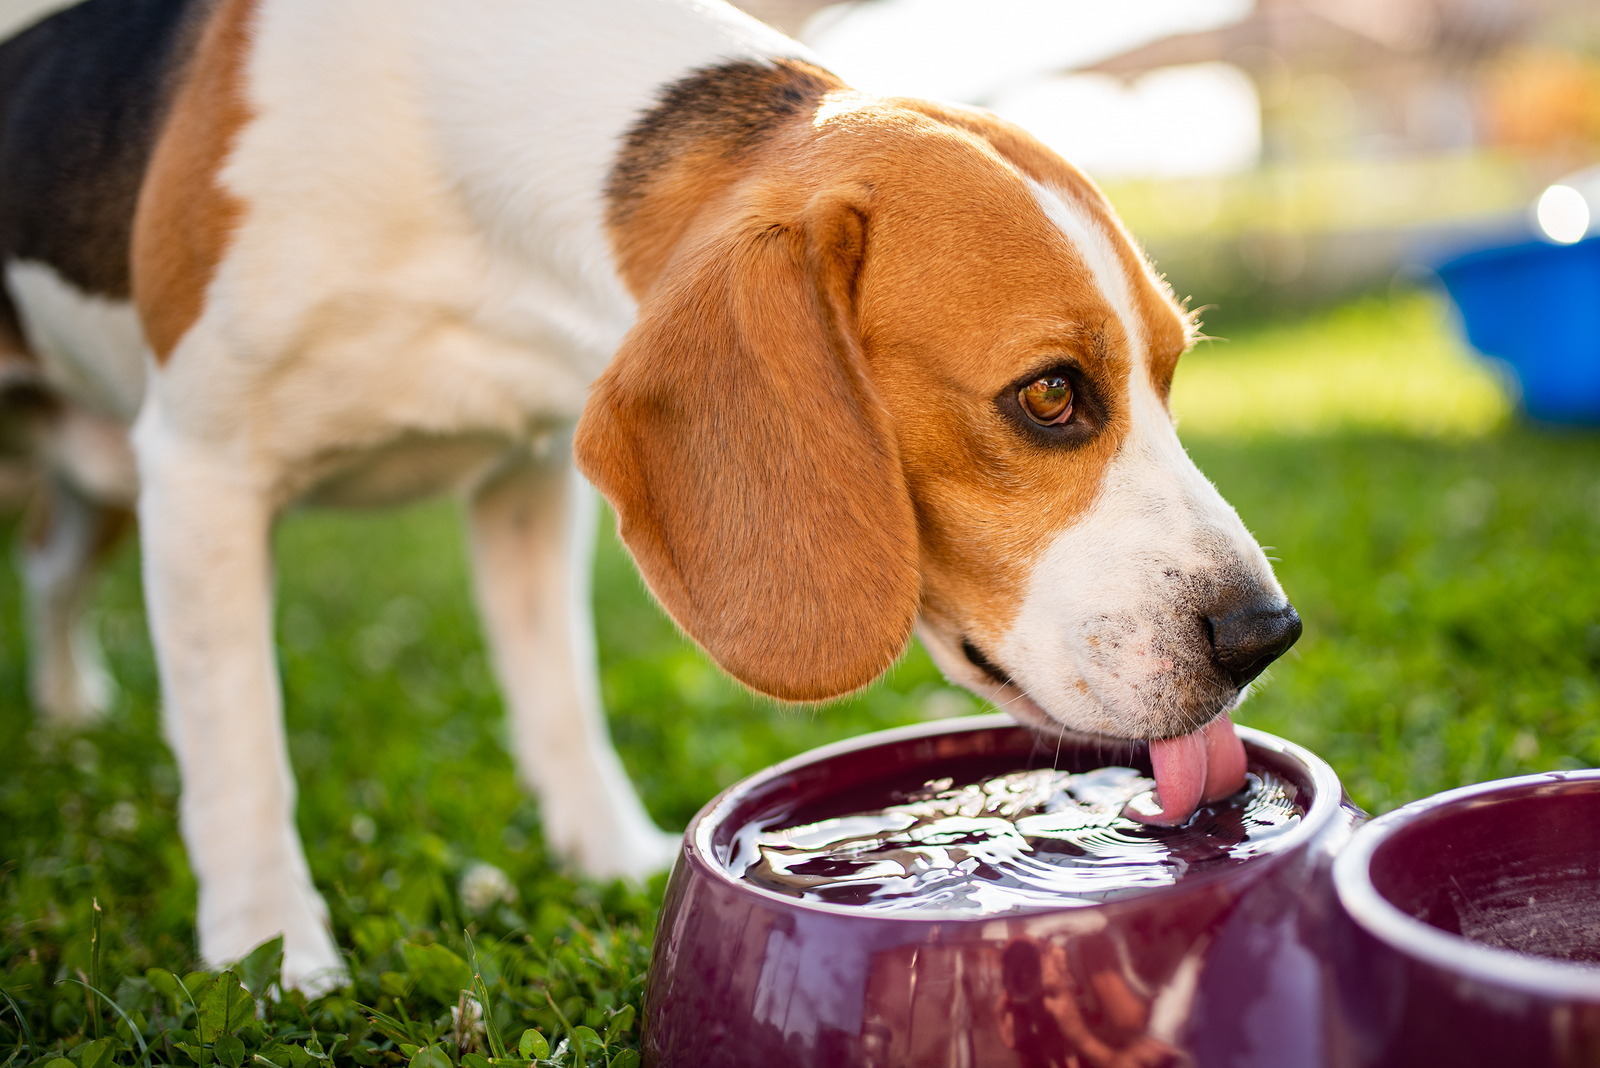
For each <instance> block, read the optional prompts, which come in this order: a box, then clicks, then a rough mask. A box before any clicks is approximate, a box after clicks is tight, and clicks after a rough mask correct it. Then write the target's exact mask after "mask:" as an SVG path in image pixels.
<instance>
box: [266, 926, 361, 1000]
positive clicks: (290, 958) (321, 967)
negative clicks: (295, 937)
mask: <svg viewBox="0 0 1600 1068" xmlns="http://www.w3.org/2000/svg"><path fill="white" fill-rule="evenodd" d="M323 942H324V943H325V944H324V945H323V946H311V947H307V946H301V947H291V946H289V945H288V943H287V941H285V944H284V947H283V988H284V989H285V990H298V991H300V992H301V993H302V994H304V995H305V996H306V997H308V998H315V997H321V996H322V995H323V994H328V993H332V992H333V991H335V990H338V989H339V988H340V987H346V986H349V985H350V972H349V971H348V970H347V969H346V968H345V963H344V959H343V958H342V957H340V956H339V952H338V950H336V949H334V947H333V942H332V940H331V939H328V938H327V937H324V938H323Z"/></svg>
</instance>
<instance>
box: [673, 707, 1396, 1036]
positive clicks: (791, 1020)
mask: <svg viewBox="0 0 1600 1068" xmlns="http://www.w3.org/2000/svg"><path fill="white" fill-rule="evenodd" d="M1239 734H1240V736H1241V738H1242V739H1243V740H1244V743H1245V749H1246V753H1247V754H1248V757H1249V761H1250V765H1251V767H1252V768H1253V769H1258V770H1259V769H1266V770H1270V771H1272V772H1275V773H1276V774H1277V775H1279V776H1281V777H1282V778H1283V779H1285V780H1286V781H1287V782H1288V783H1290V784H1291V785H1292V786H1293V788H1294V789H1295V790H1296V791H1298V800H1299V801H1300V802H1301V803H1302V804H1304V806H1305V809H1306V813H1305V816H1304V817H1303V818H1302V820H1301V823H1300V825H1299V826H1298V827H1297V828H1295V829H1294V830H1293V831H1291V832H1289V833H1287V834H1284V835H1283V836H1282V837H1280V838H1277V839H1275V840H1274V841H1273V848H1272V849H1271V850H1270V851H1268V852H1265V853H1263V854H1262V855H1260V856H1257V857H1255V858H1252V859H1250V860H1246V861H1241V862H1239V863H1238V864H1236V865H1235V866H1232V867H1227V868H1222V869H1219V870H1208V871H1204V872H1200V873H1197V874H1194V875H1192V876H1191V877H1189V878H1185V879H1183V880H1181V881H1179V882H1178V883H1177V884H1176V885H1173V886H1168V887H1162V888H1158V889H1153V890H1150V891H1148V892H1146V893H1143V894H1140V895H1138V896H1135V897H1130V898H1124V899H1121V900H1116V901H1112V902H1108V903H1104V904H1097V905H1092V906H1080V907H1069V908H1050V909H1039V910H1033V911H1028V912H1020V913H1007V914H1004V915H1000V916H987V917H963V918H942V917H939V918H928V917H902V916H892V915H884V914H882V913H874V912H869V911H865V910H862V909H859V908H855V907H851V906H847V905H831V904H816V903H811V902H808V901H801V900H798V899H796V898H791V897H786V896H784V895H782V894H778V893H774V892H771V891H768V890H765V889H762V888H758V887H756V886H754V885H752V884H750V883H747V882H745V881H743V880H742V879H739V878H736V877H735V876H734V875H733V874H731V873H730V871H729V869H728V868H727V867H726V863H727V858H728V853H729V849H730V845H731V843H732V841H733V839H734V836H735V835H736V833H737V832H738V831H739V830H740V829H741V828H744V827H746V826H749V825H750V824H752V823H754V822H757V821H760V822H762V823H766V822H767V821H769V820H773V819H781V820H782V821H783V824H784V825H798V824H803V823H808V822H811V821H814V820H818V819H825V818H828V817H831V816H837V815H842V814H845V813H849V812H857V811H863V810H865V809H869V808H873V807H877V806H879V805H882V804H883V803H885V800H886V799H887V798H888V797H889V796H890V795H891V794H892V792H894V791H896V790H907V789H915V788H916V787H918V786H920V785H921V784H922V783H924V782H927V781H928V780H930V779H936V778H941V777H945V776H949V777H951V778H953V779H954V780H955V781H956V782H958V783H960V782H974V781H977V780H979V779H982V778H985V777H987V776H990V775H995V774H1000V773H1004V772H1010V771H1017V770H1021V769H1025V768H1029V767H1042V766H1051V765H1053V766H1055V767H1058V768H1062V769H1066V770H1072V771H1086V770H1089V769H1092V768H1095V767H1100V766H1102V765H1105V764H1125V765H1129V766H1132V767H1135V768H1139V769H1140V770H1141V771H1144V772H1145V773H1146V774H1148V773H1149V758H1148V754H1147V753H1146V752H1145V751H1144V748H1143V747H1142V746H1137V747H1133V746H1130V747H1129V748H1128V749H1125V750H1124V751H1122V752H1118V753H1115V754H1108V753H1107V752H1106V750H1105V748H1104V746H1103V744H1096V743H1094V742H1092V741H1085V742H1079V743H1074V742H1073V741H1072V740H1070V739H1068V740H1066V741H1064V743H1063V744H1062V745H1061V747H1060V748H1059V750H1058V749H1057V747H1056V743H1055V742H1054V741H1053V740H1052V741H1049V742H1047V743H1045V742H1041V741H1040V740H1039V739H1038V737H1037V736H1036V735H1035V734H1033V733H1032V732H1031V731H1029V730H1027V729H1025V728H1022V727H1019V726H1017V725H1016V724H1015V722H1014V721H1012V720H1011V719H1010V718H1009V717H1007V716H1004V715H999V716H985V717H981V718H973V719H966V720H958V721H951V722H946V723H939V724H930V725H927V726H919V727H910V728H905V729H901V730H894V731H886V732H884V733H881V734H875V735H869V736H867V737H864V738H858V739H854V740H851V741H848V742H843V743H840V744H838V745H833V746H829V747H827V748H824V749H819V750H816V751H815V752H811V753H807V754H805V755H803V756H799V757H796V758H795V759H793V760H790V761H787V762H785V763H783V764H779V765H777V766H776V767H773V768H770V769H768V770H766V771H763V772H760V773H758V774H756V775H754V776H752V777H750V778H748V779H746V780H744V781H743V782H740V783H738V784H736V785H734V786H732V787H730V788H729V789H727V790H726V791H724V792H723V793H722V794H721V795H719V796H718V797H717V798H716V799H715V800H713V801H712V802H711V803H710V804H709V805H707V806H706V807H705V808H704V809H702V810H701V811H700V813H699V815H697V816H696V817H695V819H694V822H693V823H691V824H690V825H689V829H688V831H687V832H686V833H685V835H684V847H683V852H682V854H681V855H680V856H679V859H678V863H677V866H676V868H675V869H674V870H673V873H672V878H671V880H670V882H669V884H668V888H667V895H666V902H665V905H664V907H663V909H662V913H661V917H660V925H659V927H658V929H657V933H656V942H655V952H654V957H653V960H652V962H651V966H650V976H649V981H648V985H647V989H646V993H645V1025H644V1026H645V1031H644V1050H645V1054H644V1060H645V1063H646V1064H647V1065H658V1066H663V1068H666V1066H684V1068H714V1066H719V1065H728V1066H739V1068H749V1066H752V1065H755V1066H758V1068H855V1066H860V1068H867V1066H874V1068H888V1066H891V1065H894V1066H899V1065H907V1066H911V1065H940V1066H943V1065H966V1066H969V1068H1035V1066H1037V1068H1045V1066H1062V1065H1069V1064H1076V1065H1079V1066H1082V1068H1089V1066H1091V1065H1113V1064H1115V1065H1149V1066H1153V1065H1160V1064H1172V1065H1188V1064H1200V1065H1209V1064H1215V1065H1223V1064H1227V1065H1261V1066H1272V1068H1284V1066H1287V1065H1315V1064H1319V1063H1321V1062H1322V1057H1323V1051H1324V1048H1325V1047H1324V1038H1325V1032H1324V1027H1323V1019H1324V1004H1325V1001H1326V1000H1327V997H1328V993H1329V992H1328V991H1327V990H1326V989H1325V986H1324V976H1325V975H1326V974H1327V970H1326V969H1325V967H1324V962H1325V961H1326V960H1327V959H1328V956H1329V953H1330V947H1329V946H1328V945H1327V944H1326V941H1325V937H1326V932H1327V930H1328V929H1329V920H1330V917H1331V914H1332V913H1333V912H1334V911H1335V902H1334V897H1333V892H1332V883H1331V878H1330V876H1329V870H1330V868H1331V864H1332V857H1333V854H1334V852H1335V850H1337V849H1338V848H1340V847H1341V846H1342V845H1344V843H1345V842H1346V841H1347V840H1348V839H1349V836H1350V833H1351V831H1352V829H1353V827H1354V826H1355V824H1356V823H1358V822H1359V821H1360V820H1361V819H1362V818H1364V817H1363V816H1362V814H1361V813H1360V811H1359V810H1358V809H1356V808H1355V807H1354V806H1352V805H1351V804H1350V803H1349V802H1348V800H1347V799H1345V798H1344V797H1343V792H1342V790H1341V788H1340V785H1339V780H1338V779H1337V778H1336V777H1335V775H1334V773H1333V770H1332V769H1331V768H1329V767H1328V765H1327V764H1325V763H1323V762H1322V761H1321V760H1319V759H1318V758H1317V757H1315V756H1313V755H1312V754H1310V753H1308V752H1307V751H1306V750H1304V749H1301V748H1300V747H1298V746H1296V745H1292V744H1290V743H1288V742H1285V741H1283V740H1282V739H1279V738H1275V737H1273V736H1271V735H1268V734H1263V733H1261V732H1260V731H1253V730H1248V729H1243V728H1240V729H1239ZM1074 1058H1075V1059H1074Z"/></svg>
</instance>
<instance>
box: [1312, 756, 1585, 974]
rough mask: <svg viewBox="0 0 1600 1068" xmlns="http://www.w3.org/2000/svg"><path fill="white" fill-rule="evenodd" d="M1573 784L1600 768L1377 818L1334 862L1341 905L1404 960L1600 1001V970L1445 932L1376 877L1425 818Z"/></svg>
mask: <svg viewBox="0 0 1600 1068" xmlns="http://www.w3.org/2000/svg"><path fill="white" fill-rule="evenodd" d="M1565 783H1574V784H1576V783H1600V769H1596V768H1589V769H1583V770H1579V771H1545V772H1539V773H1537V774H1534V775H1519V776H1517V777H1516V778H1511V779H1494V780H1492V781H1490V782H1482V783H1476V784H1474V785H1472V786H1463V787H1460V788H1458V789H1455V790H1447V791H1445V792H1444V793H1440V794H1434V795H1432V796H1431V797H1425V798H1422V799H1421V800H1419V801H1413V802H1411V803H1410V804H1408V805H1402V806H1401V807H1399V808H1397V809H1395V810H1394V811H1392V812H1388V813H1385V814H1384V815H1382V816H1379V817H1378V818H1377V819H1375V820H1371V821H1370V822H1368V823H1367V824H1366V825H1365V826H1364V827H1360V828H1358V829H1357V830H1356V833H1355V835H1354V836H1353V837H1352V838H1351V840H1350V841H1349V842H1348V843H1347V844H1346V845H1345V847H1344V849H1342V850H1340V852H1339V855H1338V856H1337V857H1335V858H1334V862H1333V886H1334V891H1335V893H1337V894H1338V896H1339V904H1340V905H1341V906H1342V907H1343V908H1344V910H1345V913H1346V914H1347V915H1348V916H1349V917H1350V918H1351V919H1352V920H1354V921H1355V922H1356V924H1357V925H1359V926H1360V927H1361V928H1362V929H1364V930H1365V931H1366V932H1367V933H1368V934H1370V935H1372V936H1373V937H1374V938H1376V939H1378V940H1379V941H1380V942H1382V943H1384V944H1385V945H1387V946H1388V947H1390V948H1391V949H1393V950H1395V951H1396V952H1398V953H1400V954H1401V955H1402V956H1407V957H1411V958H1413V959H1416V960H1420V961H1422V962H1424V963H1426V964H1430V965H1432V966H1434V967H1436V968H1440V969H1443V970H1444V971H1447V972H1451V973H1454V974H1456V975H1459V976H1464V977H1466V978H1469V979H1472V980H1475V981H1477V982H1480V983H1484V984H1486V985H1491V986H1499V987H1510V988H1512V989H1514V990H1519V991H1522V992H1525V993H1531V994H1536V995H1540V996H1543V997H1550V998H1556V999H1560V1000H1572V999H1574V998H1582V999H1588V1000H1600V967H1596V966H1594V965H1591V964H1576V963H1573V962H1571V961H1562V960H1556V959H1554V958H1551V957H1538V956H1534V955H1533V954H1529V953H1518V952H1516V951H1515V950H1510V949H1501V948H1500V947H1498V946H1490V945H1485V944H1484V943H1482V942H1474V941H1472V940H1471V939H1469V938H1466V937H1464V936H1462V935H1458V934H1451V933H1450V932H1448V931H1443V930H1440V929H1439V928H1437V927H1435V926H1433V925H1432V924H1430V923H1427V922H1426V921H1424V920H1419V919H1417V918H1416V917H1415V916H1412V915H1411V914H1409V913H1407V912H1406V911H1404V910H1403V909H1401V908H1400V907H1399V906H1397V905H1395V904H1393V903H1392V902H1390V901H1389V899H1388V898H1386V897H1384V896H1383V895H1382V894H1381V893H1379V892H1378V888H1377V887H1376V886H1374V885H1373V882H1372V877H1371V861H1372V856H1373V854H1374V853H1376V852H1377V850H1378V848H1379V847H1380V846H1382V845H1383V843H1384V842H1386V841H1388V840H1389V838H1390V837H1391V836H1392V835H1394V834H1395V833H1397V832H1398V831H1399V830H1400V829H1402V828H1404V827H1407V826H1410V825H1411V824H1412V823H1414V822H1416V821H1417V820H1420V819H1423V818H1425V817H1427V816H1428V815H1430V814H1433V813H1436V812H1439V811H1441V810H1442V809H1446V808H1449V807H1452V806H1455V805H1459V804H1462V803H1463V802H1473V801H1476V802H1479V803H1482V802H1485V801H1493V800H1496V799H1497V798H1496V797H1495V796H1494V795H1498V794H1517V793H1522V792H1524V791H1526V790H1528V789H1529V788H1533V787H1538V786H1541V785H1542V786H1560V785H1561V784H1565ZM1504 800H1510V798H1504Z"/></svg>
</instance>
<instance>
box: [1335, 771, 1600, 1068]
mask: <svg viewBox="0 0 1600 1068" xmlns="http://www.w3.org/2000/svg"><path fill="white" fill-rule="evenodd" d="M1334 883H1335V886H1336V888H1337V893H1338V896H1339V900H1340V903H1341V904H1342V905H1343V911H1342V913H1341V920H1342V923H1343V925H1344V927H1345V929H1344V930H1343V931H1341V932H1340V934H1339V936H1338V937H1337V938H1336V939H1335V945H1336V947H1337V948H1338V951H1339V952H1338V956H1337V958H1336V962H1337V973H1338V977H1339V980H1338V995H1339V996H1338V1003H1337V1008H1338V1012H1337V1014H1336V1026H1335V1028H1334V1034H1333V1042H1332V1044H1331V1048H1332V1050H1333V1054H1334V1056H1333V1060H1334V1063H1336V1064H1339V1065H1348V1066H1351V1068H1357V1066H1359V1068H1369V1066H1370V1068H1377V1066H1389V1065H1393V1066H1397V1068H1398V1066H1411V1065H1423V1064H1449V1065H1453V1066H1472V1065H1520V1064H1527V1065H1553V1066H1564V1065H1571V1066H1574V1068H1576V1066H1578V1065H1588V1066H1592V1065H1597V1064H1600V771H1574V772H1551V773H1547V774H1543V775H1529V776H1525V777H1522V778H1517V779H1504V780H1501V781H1498V782H1489V783H1482V784H1480V785H1477V786H1468V787H1464V788H1462V789H1459V790H1451V791H1449V792H1447V793H1443V794H1438V795H1436V796H1434V797H1430V798H1426V799H1424V800H1421V801H1417V802H1414V803H1413V804H1410V805H1406V806H1404V807H1403V808H1399V809H1396V810H1395V811H1393V812H1390V813H1388V814H1387V815H1385V816H1383V817H1381V818H1379V819H1376V820H1374V821H1372V822H1371V823H1369V824H1368V825H1367V826H1365V827H1363V828H1362V829H1361V830H1360V831H1359V832H1358V833H1357V834H1356V835H1355V837H1354V839H1353V840H1352V841H1351V843H1350V844H1349V846H1348V847H1347V848H1346V849H1345V850H1344V851H1343V852H1342V853H1341V855H1340V856H1339V858H1338V860H1337V861H1336V862H1335V864H1334Z"/></svg>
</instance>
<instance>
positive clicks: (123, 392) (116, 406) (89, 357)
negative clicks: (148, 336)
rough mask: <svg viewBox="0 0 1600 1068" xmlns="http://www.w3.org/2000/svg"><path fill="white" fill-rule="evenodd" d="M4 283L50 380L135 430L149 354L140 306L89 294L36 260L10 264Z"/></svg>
mask: <svg viewBox="0 0 1600 1068" xmlns="http://www.w3.org/2000/svg"><path fill="white" fill-rule="evenodd" d="M5 281H6V288H7V289H8V290H9V291H10V293H11V299H12V301H13V302H15V304H16V306H17V314H18V317H19V318H20V319H21V320H22V333H23V337H24V339H25V340H26V341H27V343H28V350H29V351H30V352H32V353H33V355H34V358H35V359H37V360H38V361H39V363H40V365H41V366H42V367H43V369H44V375H45V379H46V381H48V382H49V383H50V384H51V385H52V386H54V387H55V388H57V389H59V390H61V391H62V392H63V393H65V394H66V395H67V396H69V397H72V398H73V400H74V401H75V402H76V403H77V404H79V405H82V406H84V407H87V408H91V409H93V410H94V411H96V412H98V413H100V414H101V415H105V416H110V417H112V418H116V419H120V420H122V421H123V422H124V423H131V422H132V421H133V417H134V416H135V415H136V414H137V413H138V411H139V402H140V401H141V400H142V399H143V398H144V365H145V356H146V353H147V352H148V351H149V350H148V348H147V347H146V346H145V343H144V334H143V333H142V332H141V331H140V329H139V316H138V313H137V312H135V311H134V309H133V304H132V303H131V302H130V301H126V300H107V299H106V298H104V297H97V296H94V295H92V294H89V293H85V292H83V291H82V290H80V289H78V287H76V286H74V285H73V284H72V283H71V282H69V281H67V280H66V279H65V278H62V277H61V275H60V274H58V273H57V272H56V269H55V268H54V267H51V266H50V265H49V264H46V263H38V262H35V261H32V260H11V261H10V262H8V263H7V264H6V270H5Z"/></svg>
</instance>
